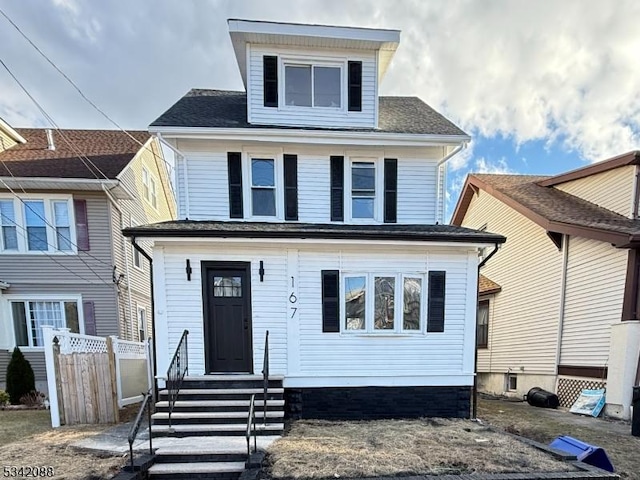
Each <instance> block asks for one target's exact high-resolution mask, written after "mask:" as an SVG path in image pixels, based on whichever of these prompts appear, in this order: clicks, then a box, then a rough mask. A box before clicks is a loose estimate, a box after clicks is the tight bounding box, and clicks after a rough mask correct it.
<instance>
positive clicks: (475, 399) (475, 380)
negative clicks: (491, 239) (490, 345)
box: [471, 243, 500, 420]
mask: <svg viewBox="0 0 640 480" xmlns="http://www.w3.org/2000/svg"><path fill="white" fill-rule="evenodd" d="M499 249H500V244H498V243H496V244H495V246H494V247H493V250H492V251H491V253H490V254H489V255H487V256H486V257H484V259H483V260H482V261H481V262H480V263H479V264H478V279H477V282H476V284H477V285H480V269H481V268H482V267H484V265H485V264H486V263H487V262H488V261H489V260H490V259H491V257H493V256H494V255H495V254H496V253H498V250H499ZM479 296H480V292H479V291H478V289H477V288H476V312H477V311H478V308H477V305H478V301H479V300H478V299H479ZM476 322H477V320H476ZM472 401H473V407H472V408H473V410H472V412H471V418H472V419H473V420H475V419H477V418H478V342H477V341H476V345H475V352H474V359H473V400H472Z"/></svg>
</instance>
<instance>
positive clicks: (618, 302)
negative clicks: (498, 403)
mask: <svg viewBox="0 0 640 480" xmlns="http://www.w3.org/2000/svg"><path fill="white" fill-rule="evenodd" d="M639 158H640V157H639V156H638V153H637V152H631V153H628V154H625V155H621V156H619V157H616V158H613V159H610V160H607V161H603V162H599V163H597V164H593V165H590V166H588V167H584V168H581V169H578V170H575V171H572V172H568V173H565V174H560V175H556V176H553V177H546V176H544V177H542V176H539V177H534V176H526V175H481V174H471V175H470V176H469V177H468V179H467V181H466V184H465V186H464V188H463V192H462V194H461V197H460V199H459V201H458V205H457V208H456V210H455V212H454V215H453V223H454V224H455V225H461V226H465V227H469V228H479V229H482V228H486V229H489V230H490V231H494V232H498V233H500V234H502V235H505V236H507V238H508V239H509V241H508V242H507V243H506V244H505V245H504V246H503V248H501V249H500V250H499V251H498V252H497V253H496V255H495V256H494V257H493V258H492V259H491V261H490V262H489V263H488V264H487V265H486V267H483V268H482V271H481V273H482V275H483V276H485V278H486V280H487V281H486V282H485V284H484V288H482V286H481V288H480V304H479V310H478V381H479V386H480V389H481V390H483V391H487V392H490V393H497V394H503V393H504V394H507V395H518V396H521V395H524V394H526V393H527V391H528V390H529V389H530V388H532V387H542V388H544V389H546V390H549V391H552V392H556V393H557V394H558V396H559V398H560V402H561V405H563V406H567V407H570V406H571V405H572V404H573V402H574V401H575V399H576V398H577V396H578V394H579V393H580V391H581V390H582V389H585V388H606V401H607V407H606V412H607V413H608V414H610V415H612V416H615V417H620V418H629V414H630V408H629V407H630V404H631V399H632V387H633V386H634V385H638V384H639V383H640V364H639V356H640V317H639V316H638V305H639V303H638V299H639V297H638V286H639V283H638V274H639V271H640V270H639V269H638V250H637V249H638V247H639V246H640V244H639V243H638V234H639V233H640V222H639V220H638V198H640V197H639V194H638V191H639V190H638V183H637V178H638V177H637V176H638V172H639V170H638V163H639Z"/></svg>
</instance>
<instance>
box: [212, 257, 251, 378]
mask: <svg viewBox="0 0 640 480" xmlns="http://www.w3.org/2000/svg"><path fill="white" fill-rule="evenodd" d="M250 272H251V264H249V263H245V262H224V263H223V262H203V263H202V273H203V275H202V279H203V287H204V288H203V290H204V333H205V361H206V369H207V372H209V373H253V359H252V352H251V289H250V287H251V286H250V279H251V275H250Z"/></svg>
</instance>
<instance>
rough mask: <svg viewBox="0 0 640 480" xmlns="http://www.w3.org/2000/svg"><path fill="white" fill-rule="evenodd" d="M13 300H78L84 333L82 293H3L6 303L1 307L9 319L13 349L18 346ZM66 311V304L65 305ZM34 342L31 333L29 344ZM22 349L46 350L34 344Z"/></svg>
mask: <svg viewBox="0 0 640 480" xmlns="http://www.w3.org/2000/svg"><path fill="white" fill-rule="evenodd" d="M13 302H25V303H27V302H59V303H63V302H76V305H77V308H78V330H79V331H80V334H81V335H84V332H85V330H84V308H83V303H82V295H81V294H44V295H19V294H9V295H7V294H3V295H2V298H1V302H0V303H3V304H4V305H1V304H0V309H2V310H4V311H5V312H6V316H5V318H7V319H8V321H9V331H8V333H9V334H10V341H9V344H10V345H12V346H11V349H13V348H14V347H16V346H17V345H16V344H17V342H16V331H15V327H14V321H13V312H12V310H11V303H13ZM63 312H64V306H63ZM64 321H65V325H66V324H67V318H66V315H65V319H64ZM32 342H33V338H32V337H31V334H30V335H29V344H31V343H32ZM19 348H20V350H22V351H23V352H42V351H43V350H44V346H42V347H34V346H31V345H30V346H20V347H19Z"/></svg>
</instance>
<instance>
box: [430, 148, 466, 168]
mask: <svg viewBox="0 0 640 480" xmlns="http://www.w3.org/2000/svg"><path fill="white" fill-rule="evenodd" d="M467 143H468V142H462V143H461V144H460V145H458V146H457V147H456V148H454V149H453V151H452V152H451V153H450V154H449V155H446V156H444V157H443V158H442V159H440V161H439V162H438V163H436V167H440V165H442V164H443V163H445V162H446V161H447V160H449V159H450V158H451V157H453V156H454V155H457V154H458V153H460V151H461V150H462V149H463V148H467Z"/></svg>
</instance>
